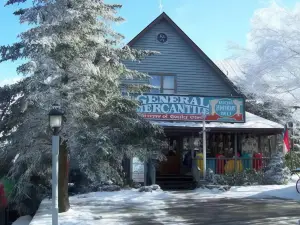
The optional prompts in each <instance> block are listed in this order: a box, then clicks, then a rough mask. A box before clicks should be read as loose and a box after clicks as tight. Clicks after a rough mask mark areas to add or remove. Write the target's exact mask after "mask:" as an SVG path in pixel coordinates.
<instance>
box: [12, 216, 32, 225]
mask: <svg viewBox="0 0 300 225" xmlns="http://www.w3.org/2000/svg"><path fill="white" fill-rule="evenodd" d="M31 219H32V217H31V216H22V217H20V218H19V219H17V220H16V221H15V222H13V224H12V225H29V223H30V221H31Z"/></svg>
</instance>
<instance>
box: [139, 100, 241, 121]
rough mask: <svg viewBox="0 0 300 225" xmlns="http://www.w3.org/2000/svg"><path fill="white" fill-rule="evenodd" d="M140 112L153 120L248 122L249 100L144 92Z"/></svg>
mask: <svg viewBox="0 0 300 225" xmlns="http://www.w3.org/2000/svg"><path fill="white" fill-rule="evenodd" d="M134 98H135V99H136V100H138V101H139V102H140V106H139V108H138V113H140V114H141V115H142V116H143V117H144V118H147V119H151V120H172V121H174V120H177V121H203V120H204V119H205V120H206V121H208V122H212V121H214V122H230V123H244V122H245V101H244V99H243V98H240V97H202V96H187V95H165V94H143V95H137V96H134Z"/></svg>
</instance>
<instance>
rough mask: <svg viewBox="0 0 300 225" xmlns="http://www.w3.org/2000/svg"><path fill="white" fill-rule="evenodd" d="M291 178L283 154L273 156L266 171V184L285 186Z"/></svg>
mask: <svg viewBox="0 0 300 225" xmlns="http://www.w3.org/2000/svg"><path fill="white" fill-rule="evenodd" d="M290 178H291V172H290V169H289V168H288V167H287V166H286V164H285V159H284V156H283V154H282V153H276V154H274V155H273V156H272V158H271V161H270V163H269V165H268V166H267V167H266V168H265V169H264V183H265V184H285V183H287V182H288V181H289V179H290Z"/></svg>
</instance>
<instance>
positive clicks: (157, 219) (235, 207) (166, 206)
mask: <svg viewBox="0 0 300 225" xmlns="http://www.w3.org/2000/svg"><path fill="white" fill-rule="evenodd" d="M106 207H108V205H106ZM106 207H101V208H102V210H99V208H97V209H95V210H96V211H95V212H94V213H95V214H97V213H99V214H100V215H103V218H102V219H100V220H99V221H97V222H98V223H99V224H105V221H106V220H107V221H110V223H111V222H112V220H113V221H114V224H132V225H148V224H151V225H154V224H157V225H159V224H168V225H169V224H174V225H177V224H182V225H183V224H195V225H196V224H197V225H201V224H206V225H211V224H218V225H221V224H222V225H240V224H253V225H258V224H264V225H269V224H270V225H271V224H272V225H275V224H276V225H281V224H282V225H283V224H298V220H299V219H300V203H298V202H294V201H288V200H282V199H207V200H205V199H199V200H190V199H174V200H165V201H163V202H161V203H160V204H159V205H156V206H155V207H153V206H147V205H133V204H132V205H131V204H124V205H120V206H119V207H118V208H117V209H116V208H115V207H114V210H109V208H110V207H108V208H107V210H106V209H105V208H106ZM98 223H97V224H98ZM107 225H108V224H107Z"/></svg>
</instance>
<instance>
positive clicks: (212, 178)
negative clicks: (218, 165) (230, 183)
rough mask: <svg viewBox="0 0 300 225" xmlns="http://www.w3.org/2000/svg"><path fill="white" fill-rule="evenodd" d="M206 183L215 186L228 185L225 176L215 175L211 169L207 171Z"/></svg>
mask: <svg viewBox="0 0 300 225" xmlns="http://www.w3.org/2000/svg"><path fill="white" fill-rule="evenodd" d="M206 181H207V182H208V183H210V184H213V185H227V181H226V180H225V179H224V176H223V175H219V174H215V173H214V171H212V170H211V169H210V168H208V169H207V171H206Z"/></svg>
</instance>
